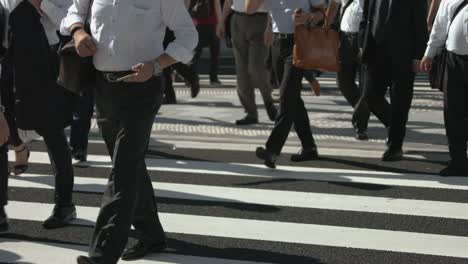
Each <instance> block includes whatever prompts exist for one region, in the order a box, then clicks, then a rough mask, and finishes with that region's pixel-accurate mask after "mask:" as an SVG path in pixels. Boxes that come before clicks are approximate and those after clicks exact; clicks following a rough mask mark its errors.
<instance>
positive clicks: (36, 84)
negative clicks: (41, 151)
mask: <svg viewBox="0 0 468 264" xmlns="http://www.w3.org/2000/svg"><path fill="white" fill-rule="evenodd" d="M40 19H41V16H40V15H39V13H38V12H37V11H36V9H35V8H34V7H33V6H32V5H31V4H30V3H29V2H28V1H23V2H21V3H20V4H19V5H18V6H17V7H16V8H15V9H14V10H13V12H11V14H10V19H9V25H10V32H9V35H10V37H9V39H10V43H9V50H8V53H9V55H8V56H11V67H13V71H14V80H15V87H16V93H15V110H16V111H15V113H16V121H17V125H18V127H19V128H22V129H31V130H43V129H45V128H52V129H53V128H64V127H66V126H67V125H69V124H70V123H71V119H72V115H71V95H70V94H69V93H68V92H67V91H66V90H65V89H64V88H61V87H59V86H58V85H57V76H58V56H57V52H56V51H54V50H53V49H52V48H51V47H50V45H49V42H48V39H47V36H46V34H45V31H44V28H43V26H42V23H41V21H40Z"/></svg>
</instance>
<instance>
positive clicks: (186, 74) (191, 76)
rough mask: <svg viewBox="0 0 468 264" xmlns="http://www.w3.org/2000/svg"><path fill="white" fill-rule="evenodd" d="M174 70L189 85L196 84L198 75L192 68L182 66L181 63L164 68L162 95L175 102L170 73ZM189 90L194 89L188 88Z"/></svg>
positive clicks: (185, 65)
mask: <svg viewBox="0 0 468 264" xmlns="http://www.w3.org/2000/svg"><path fill="white" fill-rule="evenodd" d="M174 70H175V71H176V72H177V73H179V74H180V75H181V76H182V77H183V78H184V79H185V80H186V81H188V82H189V83H194V82H198V81H199V80H198V78H199V77H198V74H197V73H196V72H194V70H193V68H192V67H190V66H189V65H187V64H183V63H181V62H178V63H176V64H174V65H172V66H171V67H167V68H165V69H164V71H163V76H164V79H163V82H164V94H165V97H166V98H168V99H174V100H175V99H176V94H175V90H174V84H173V81H172V72H173V71H174ZM190 88H192V89H193V88H194V87H190Z"/></svg>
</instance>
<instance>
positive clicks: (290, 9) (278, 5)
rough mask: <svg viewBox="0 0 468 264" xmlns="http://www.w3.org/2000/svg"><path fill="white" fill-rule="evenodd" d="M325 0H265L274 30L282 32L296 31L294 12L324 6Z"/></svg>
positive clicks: (290, 32)
mask: <svg viewBox="0 0 468 264" xmlns="http://www.w3.org/2000/svg"><path fill="white" fill-rule="evenodd" d="M325 3H326V1H325V0H265V6H266V7H267V8H268V10H269V11H270V14H271V21H272V24H273V32H274V33H281V34H292V33H294V22H293V13H294V11H295V10H296V9H298V8H301V9H302V10H304V12H308V11H309V10H310V8H311V7H319V6H323V5H324V4H325Z"/></svg>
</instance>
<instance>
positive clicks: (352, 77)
mask: <svg viewBox="0 0 468 264" xmlns="http://www.w3.org/2000/svg"><path fill="white" fill-rule="evenodd" d="M357 38H358V36H357V33H356V34H350V33H344V32H341V33H340V71H339V72H338V74H337V81H338V88H339V89H340V91H341V93H342V94H343V96H344V97H345V98H346V101H348V103H349V104H350V105H351V106H352V107H354V113H353V119H352V123H353V126H354V127H355V128H356V129H358V130H359V131H365V130H367V126H368V123H369V117H370V111H369V107H368V105H367V103H366V101H365V100H360V99H361V95H362V90H361V87H360V86H358V85H357V84H356V75H357V72H358V71H359V70H360V69H361V66H360V62H359V59H358V54H359V47H358V39H357ZM360 83H361V82H360Z"/></svg>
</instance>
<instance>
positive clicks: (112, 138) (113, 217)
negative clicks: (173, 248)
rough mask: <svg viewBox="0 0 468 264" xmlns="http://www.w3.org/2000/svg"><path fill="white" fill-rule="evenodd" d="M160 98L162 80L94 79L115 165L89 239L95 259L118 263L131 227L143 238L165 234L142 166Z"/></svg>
mask: <svg viewBox="0 0 468 264" xmlns="http://www.w3.org/2000/svg"><path fill="white" fill-rule="evenodd" d="M162 96H163V89H162V83H161V79H160V78H153V79H151V80H150V81H148V82H146V83H143V84H137V83H107V82H106V81H104V80H103V79H102V78H98V84H97V87H96V110H97V115H98V124H99V127H100V129H101V132H102V136H103V138H104V140H105V142H106V146H107V149H108V151H109V154H110V156H111V157H112V163H113V167H112V171H111V173H110V178H109V182H108V186H107V190H106V191H105V193H104V197H103V201H102V205H101V210H100V212H99V216H98V218H97V221H96V227H95V231H94V235H93V239H92V243H91V249H90V257H91V258H92V259H93V260H95V261H96V262H97V263H105V264H112V263H117V261H118V259H119V258H120V255H121V254H122V251H123V249H124V247H125V245H126V243H127V240H128V235H129V232H130V226H131V225H133V226H134V227H135V229H136V230H137V231H138V232H139V233H141V235H142V236H143V237H144V238H143V239H146V240H149V241H152V242H155V241H161V240H162V239H164V238H165V235H164V230H163V228H162V226H161V223H160V222H159V218H158V211H157V207H156V201H155V198H154V191H153V186H152V184H151V179H150V177H149V175H148V172H147V170H146V164H145V156H146V153H147V149H148V143H149V138H150V135H151V128H152V126H153V122H154V118H155V116H156V113H157V112H158V110H159V108H160V106H161V103H162Z"/></svg>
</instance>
